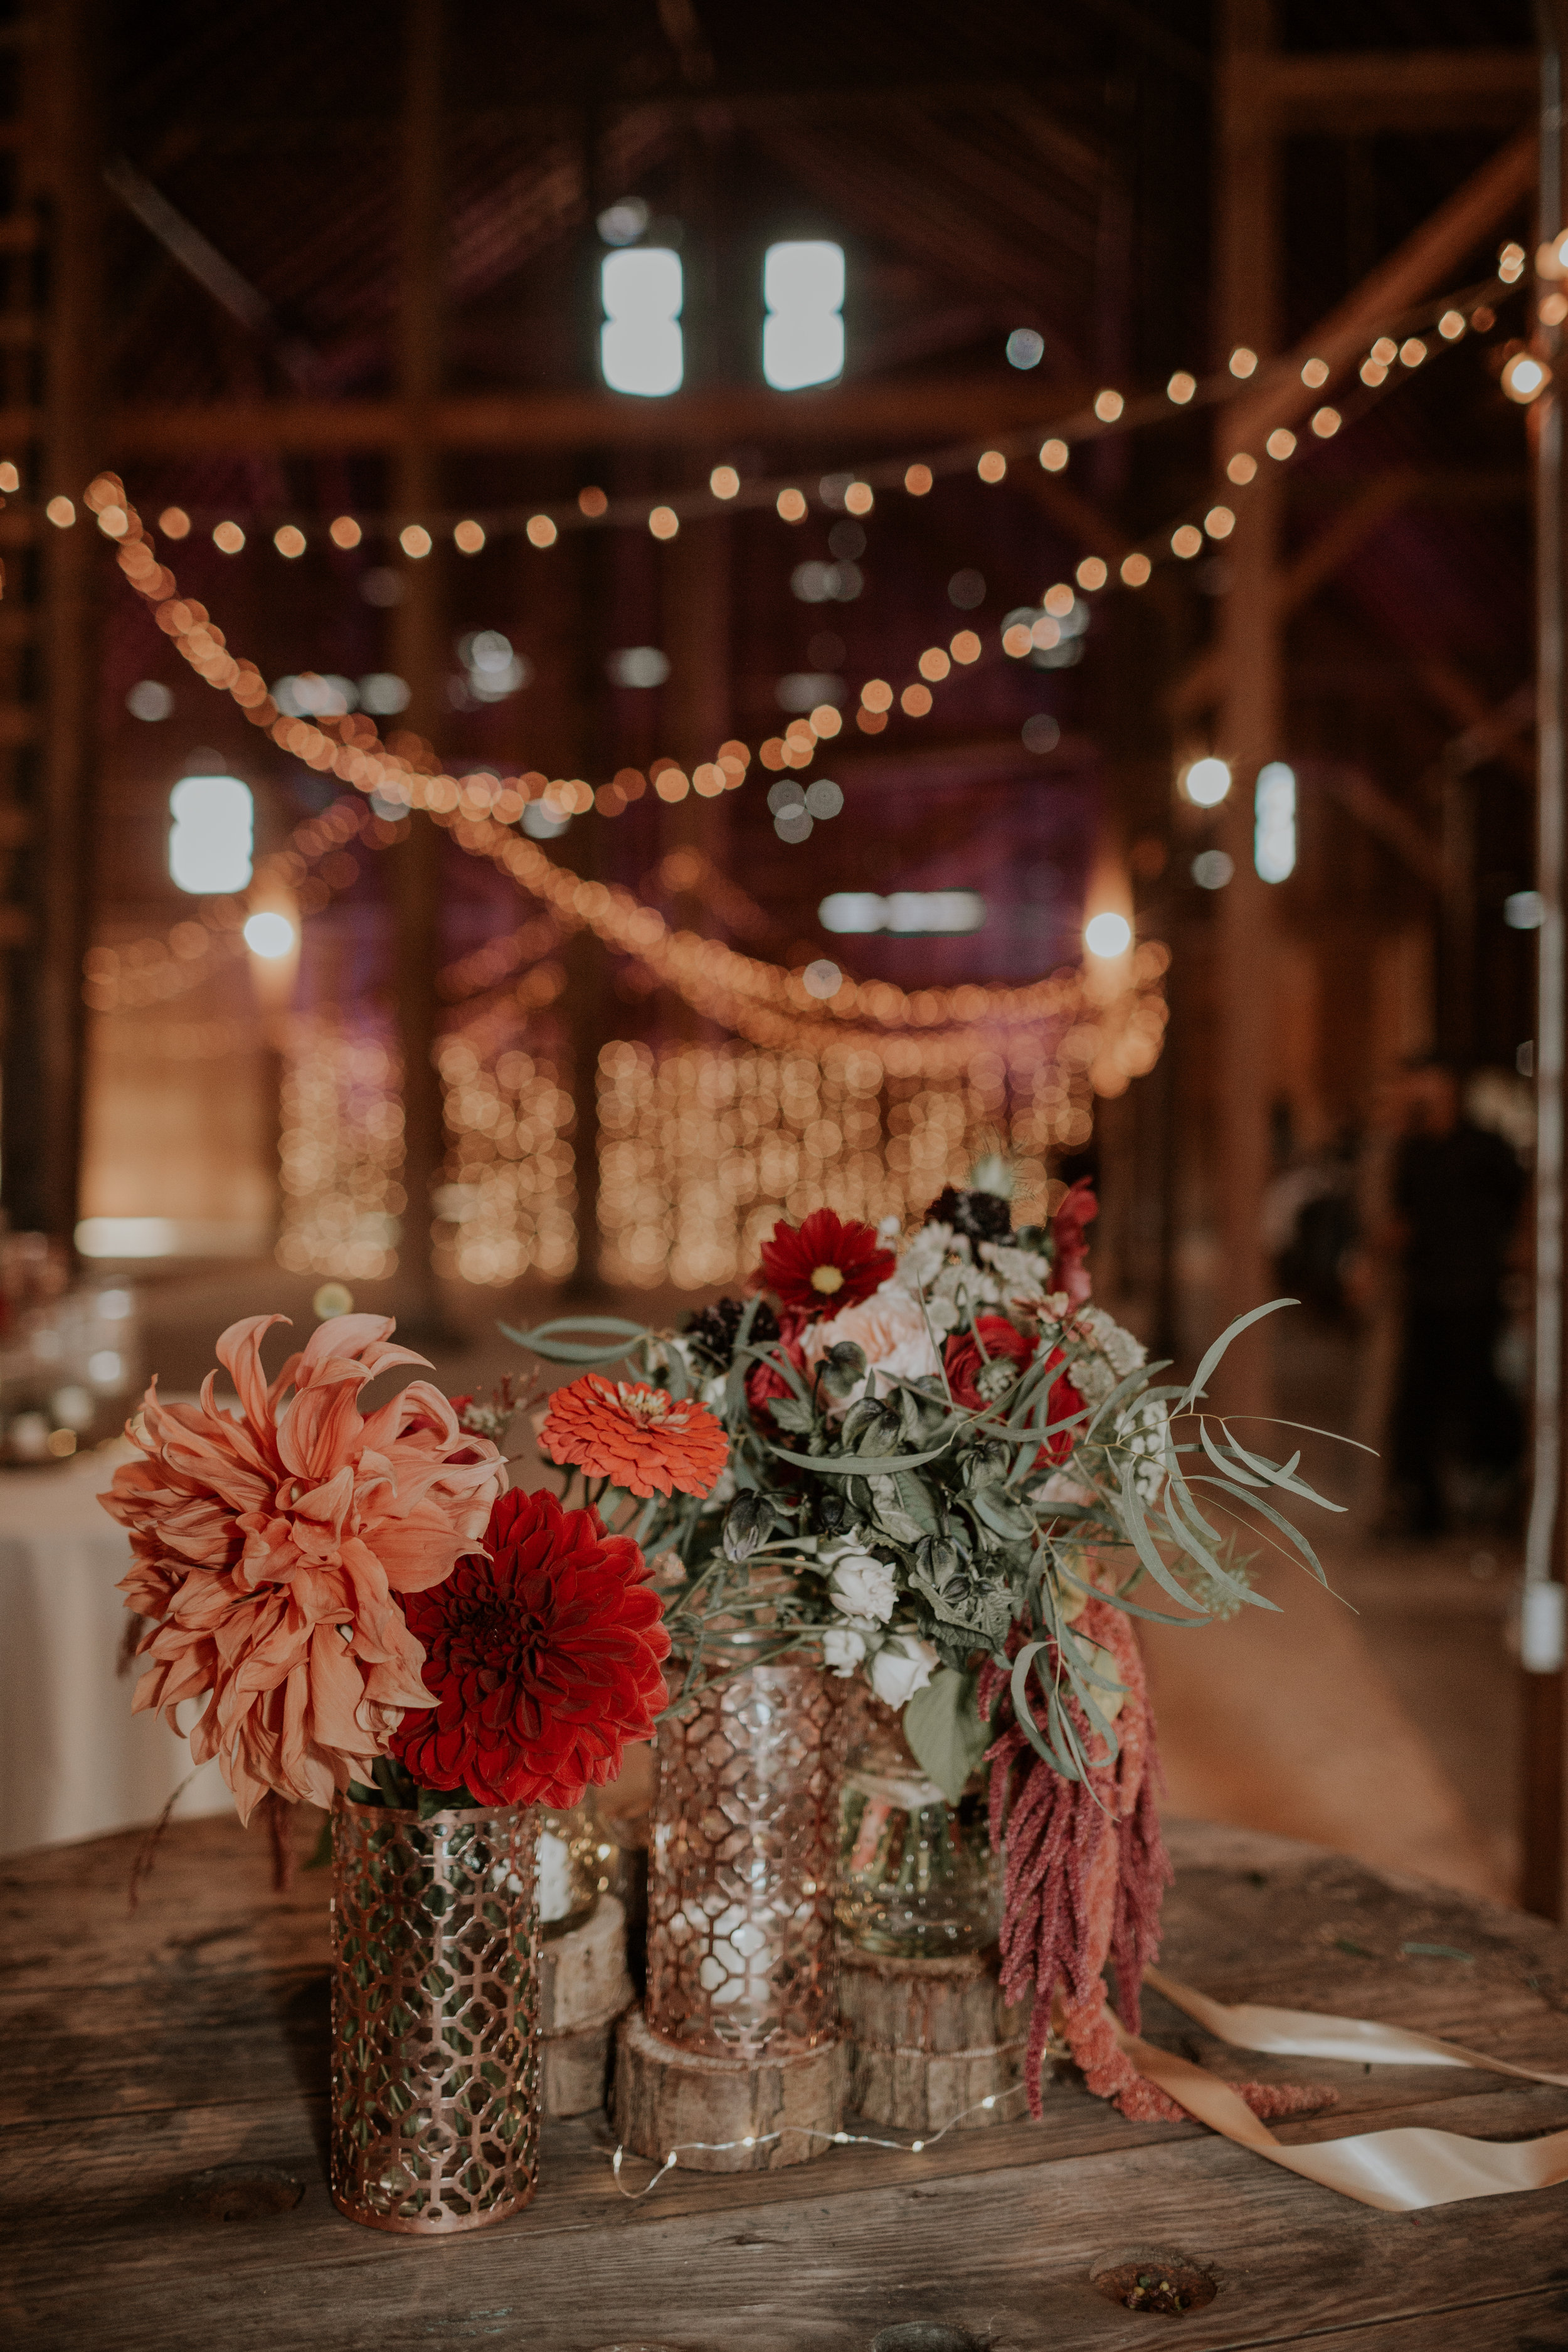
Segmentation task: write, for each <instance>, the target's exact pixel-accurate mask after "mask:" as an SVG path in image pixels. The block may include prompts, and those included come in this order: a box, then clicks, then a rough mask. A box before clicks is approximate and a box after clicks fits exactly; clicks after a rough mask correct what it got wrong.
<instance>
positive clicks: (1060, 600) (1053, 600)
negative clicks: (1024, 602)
mask: <svg viewBox="0 0 1568 2352" xmlns="http://www.w3.org/2000/svg"><path fill="white" fill-rule="evenodd" d="M1040 602H1041V604H1043V605H1044V606H1045V608H1046V610H1047V613H1049V614H1050V615H1051V617H1052V619H1053V620H1057V621H1065V620H1066V619H1067V616H1068V614H1069V613H1070V612H1071V611H1072V608H1073V606H1074V605H1075V604H1077V602H1078V598H1077V597H1076V596H1075V595H1074V594H1073V593H1072V590H1071V589H1070V588H1069V587H1068V583H1067V582H1066V581H1065V580H1058V581H1054V582H1053V583H1052V584H1051V586H1050V587H1048V588H1047V591H1046V593H1045V594H1044V595H1043V596H1042V597H1041V599H1040Z"/></svg>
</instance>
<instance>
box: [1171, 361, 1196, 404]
mask: <svg viewBox="0 0 1568 2352" xmlns="http://www.w3.org/2000/svg"><path fill="white" fill-rule="evenodd" d="M1197 388H1198V380H1197V378H1196V376H1195V375H1189V374H1188V373H1187V371H1186V369H1185V368H1178V369H1177V370H1176V373H1175V374H1174V375H1173V376H1172V378H1171V379H1170V381H1169V383H1167V384H1166V386H1165V397H1166V399H1167V400H1169V401H1172V402H1173V403H1174V404H1175V405H1176V407H1178V408H1185V406H1186V404H1187V403H1188V402H1189V401H1190V400H1191V398H1192V396H1193V394H1194V393H1195V392H1196V390H1197Z"/></svg>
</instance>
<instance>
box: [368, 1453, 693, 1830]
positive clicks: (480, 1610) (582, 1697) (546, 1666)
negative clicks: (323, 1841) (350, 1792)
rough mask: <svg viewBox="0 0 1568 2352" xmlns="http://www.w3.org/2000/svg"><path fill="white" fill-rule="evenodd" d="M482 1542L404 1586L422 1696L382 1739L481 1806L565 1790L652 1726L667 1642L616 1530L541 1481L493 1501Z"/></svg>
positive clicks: (597, 1776) (605, 1776)
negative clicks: (571, 1506)
mask: <svg viewBox="0 0 1568 2352" xmlns="http://www.w3.org/2000/svg"><path fill="white" fill-rule="evenodd" d="M485 1541H486V1543H487V1545H488V1546H489V1552H490V1557H489V1559H484V1558H482V1557H480V1556H479V1555H477V1554H473V1553H469V1554H468V1555H467V1556H466V1557H464V1558H463V1559H459V1560H458V1564H457V1566H456V1567H455V1568H454V1569H453V1570H452V1572H451V1574H450V1576H448V1577H447V1578H445V1579H444V1580H443V1581H442V1582H441V1583H439V1584H432V1585H429V1586H427V1587H426V1590H425V1591H423V1592H411V1593H408V1594H406V1595H405V1596H404V1613H405V1616H406V1618H407V1620H408V1626H409V1630H410V1632H411V1633H414V1634H415V1635H416V1637H417V1639H418V1640H419V1641H420V1642H422V1643H424V1645H425V1653H426V1655H425V1664H424V1667H423V1675H424V1681H425V1687H426V1690H427V1691H429V1693H430V1694H431V1696H432V1697H433V1699H434V1700H435V1705H434V1706H430V1707H412V1708H410V1709H409V1710H408V1712H407V1713H406V1714H405V1716H404V1717H403V1719H402V1721H401V1722H400V1723H399V1725H398V1727H397V1729H396V1730H395V1732H394V1733H393V1735H392V1739H391V1748H392V1753H393V1754H394V1755H395V1757H396V1758H397V1759H398V1761H399V1762H400V1763H402V1764H404V1765H405V1766H406V1768H407V1769H408V1770H409V1771H410V1772H411V1773H412V1774H413V1776H414V1778H415V1780H417V1781H418V1783H419V1784H420V1786H421V1787H422V1788H425V1789H467V1790H468V1791H469V1793H470V1795H472V1796H475V1797H477V1798H478V1799H479V1801H480V1802H481V1803H483V1804H489V1805H518V1804H522V1805H531V1804H546V1805H574V1804H576V1803H577V1802H578V1801H579V1799H580V1798H581V1797H582V1794H583V1790H584V1787H585V1786H586V1785H587V1783H588V1782H590V1781H592V1782H593V1783H594V1785H595V1787H600V1788H602V1787H603V1786H604V1784H605V1782H606V1781H608V1780H614V1779H615V1778H616V1774H617V1773H618V1772H619V1770H620V1769H621V1750H622V1748H624V1746H625V1745H626V1741H627V1740H633V1739H647V1738H651V1737H652V1735H653V1729H654V1719H655V1717H657V1716H658V1713H659V1711H660V1710H661V1708H662V1707H663V1706H664V1705H665V1700H666V1692H665V1685H664V1676H663V1675H662V1674H661V1673H660V1672H659V1662H660V1660H661V1659H663V1658H665V1657H666V1656H668V1652H669V1636H668V1633H666V1632H665V1630H664V1626H663V1624H662V1622H660V1620H661V1615H662V1610H661V1604H660V1602H659V1599H658V1594H657V1593H656V1592H654V1591H652V1589H651V1587H650V1586H649V1583H648V1581H647V1577H648V1570H647V1564H646V1562H645V1561H644V1559H643V1556H642V1554H641V1552H640V1551H639V1550H638V1549H637V1546H636V1544H635V1543H633V1542H632V1540H631V1538H629V1537H628V1536H612V1535H606V1534H605V1527H604V1522H603V1520H602V1519H601V1518H600V1517H599V1515H598V1513H597V1511H563V1509H562V1507H561V1505H560V1504H559V1502H557V1500H556V1498H555V1496H553V1495H552V1494H548V1493H541V1494H537V1495H525V1494H523V1493H521V1491H520V1490H518V1489H516V1488H513V1489H512V1490H511V1491H510V1493H508V1494H505V1495H502V1496H500V1498H499V1499H498V1500H497V1502H496V1504H495V1507H494V1508H493V1509H492V1511H491V1513H490V1521H489V1528H487V1530H486V1534H485Z"/></svg>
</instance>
